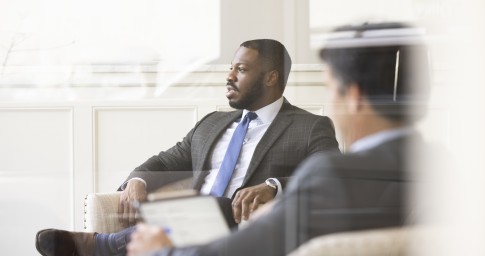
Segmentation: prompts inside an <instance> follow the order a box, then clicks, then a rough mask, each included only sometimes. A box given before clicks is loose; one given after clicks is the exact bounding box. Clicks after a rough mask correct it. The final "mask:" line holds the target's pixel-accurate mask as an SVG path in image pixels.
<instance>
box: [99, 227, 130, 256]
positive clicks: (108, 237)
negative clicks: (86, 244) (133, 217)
mask: <svg viewBox="0 0 485 256" xmlns="http://www.w3.org/2000/svg"><path fill="white" fill-rule="evenodd" d="M135 229H136V226H133V227H129V228H127V229H124V230H121V231H120V232H118V233H111V234H97V235H96V248H95V255H96V256H105V255H113V256H118V255H126V245H127V244H128V243H129V242H130V239H131V234H132V233H133V232H135Z"/></svg>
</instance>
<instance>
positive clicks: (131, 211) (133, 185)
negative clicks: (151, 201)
mask: <svg viewBox="0 0 485 256" xmlns="http://www.w3.org/2000/svg"><path fill="white" fill-rule="evenodd" d="M146 198H147V191H146V189H145V184H144V183H143V182H141V181H139V180H130V181H129V182H128V184H127V185H126V188H125V190H123V192H122V193H121V196H120V202H119V204H118V217H119V221H120V223H121V224H122V225H123V226H124V227H128V226H133V225H135V223H136V219H135V214H136V209H135V208H134V207H133V202H135V201H138V202H143V201H146Z"/></svg>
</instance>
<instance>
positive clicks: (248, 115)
mask: <svg viewBox="0 0 485 256" xmlns="http://www.w3.org/2000/svg"><path fill="white" fill-rule="evenodd" d="M246 116H247V117H248V118H249V120H254V119H256V118H257V117H258V114H256V113H254V112H248V113H247V114H246Z"/></svg>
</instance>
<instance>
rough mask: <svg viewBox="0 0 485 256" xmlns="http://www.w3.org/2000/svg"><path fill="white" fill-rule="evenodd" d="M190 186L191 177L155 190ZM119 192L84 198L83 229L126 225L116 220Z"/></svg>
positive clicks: (104, 230) (101, 230)
mask: <svg viewBox="0 0 485 256" xmlns="http://www.w3.org/2000/svg"><path fill="white" fill-rule="evenodd" d="M190 188H192V178H187V179H183V180H180V181H176V182H173V183H170V184H168V185H165V186H163V187H162V188H160V189H158V190H157V192H170V191H176V190H185V189H190ZM120 194H121V192H118V191H117V192H109V193H92V194H88V195H86V197H85V198H84V231H86V232H98V233H105V234H106V233H114V232H118V231H120V230H123V229H125V228H127V227H125V226H123V225H122V224H121V223H120V222H119V221H118V202H119V198H120Z"/></svg>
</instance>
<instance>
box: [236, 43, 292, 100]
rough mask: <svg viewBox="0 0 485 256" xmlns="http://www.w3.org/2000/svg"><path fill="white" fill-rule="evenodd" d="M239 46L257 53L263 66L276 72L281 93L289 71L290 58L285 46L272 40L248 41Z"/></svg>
mask: <svg viewBox="0 0 485 256" xmlns="http://www.w3.org/2000/svg"><path fill="white" fill-rule="evenodd" d="M240 46H242V47H246V48H250V49H253V50H256V51H258V53H259V57H260V58H261V60H262V61H263V62H264V64H265V65H266V66H267V67H268V68H269V69H270V70H276V71H278V83H279V85H280V87H281V89H282V91H283V90H284V89H285V86H286V82H287V81H288V76H289V75H290V71H291V58H290V55H289V53H288V51H287V50H286V48H285V46H284V45H283V44H282V43H280V42H278V41H276V40H273V39H255V40H249V41H245V42H243V43H242V44H241V45H240ZM270 70H266V71H270Z"/></svg>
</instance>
